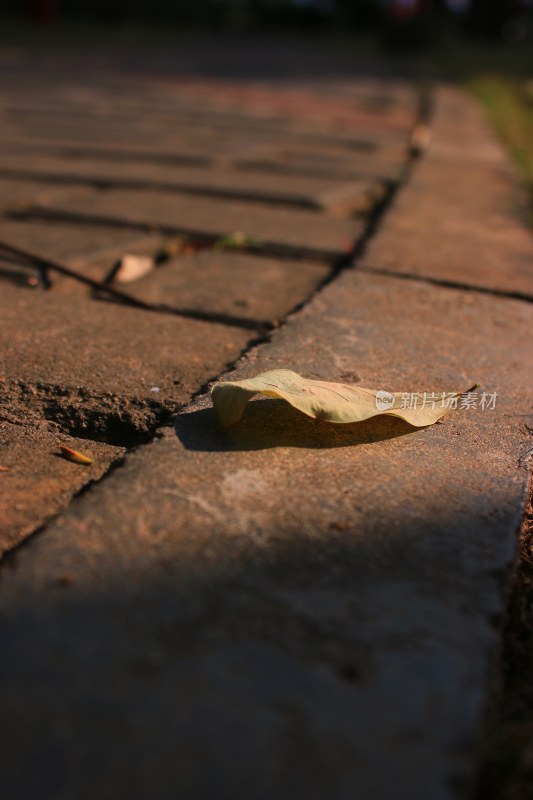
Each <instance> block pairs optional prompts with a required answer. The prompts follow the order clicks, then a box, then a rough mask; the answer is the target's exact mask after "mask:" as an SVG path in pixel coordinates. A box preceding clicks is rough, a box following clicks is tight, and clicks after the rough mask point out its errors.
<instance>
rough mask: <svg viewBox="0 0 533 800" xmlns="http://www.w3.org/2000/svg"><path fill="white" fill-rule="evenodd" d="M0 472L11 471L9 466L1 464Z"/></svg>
mask: <svg viewBox="0 0 533 800" xmlns="http://www.w3.org/2000/svg"><path fill="white" fill-rule="evenodd" d="M0 472H9V467H1V466H0Z"/></svg>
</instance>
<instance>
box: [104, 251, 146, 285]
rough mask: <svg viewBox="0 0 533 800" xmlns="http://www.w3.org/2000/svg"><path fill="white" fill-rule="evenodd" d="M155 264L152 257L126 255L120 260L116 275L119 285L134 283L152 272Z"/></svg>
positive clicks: (115, 278)
mask: <svg viewBox="0 0 533 800" xmlns="http://www.w3.org/2000/svg"><path fill="white" fill-rule="evenodd" d="M154 267H155V262H154V259H153V258H150V256H141V255H135V254H132V253H126V254H125V255H123V256H122V258H121V259H120V264H119V266H118V269H117V271H116V272H115V275H114V280H115V281H116V282H117V283H132V282H133V281H137V280H139V278H143V277H144V276H145V275H148V273H150V272H152V271H153V269H154Z"/></svg>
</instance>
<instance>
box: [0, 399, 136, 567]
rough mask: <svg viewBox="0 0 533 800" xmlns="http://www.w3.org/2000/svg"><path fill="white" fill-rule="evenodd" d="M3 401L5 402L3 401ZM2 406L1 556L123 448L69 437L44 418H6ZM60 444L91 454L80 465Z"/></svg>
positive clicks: (63, 504) (97, 475)
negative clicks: (64, 454) (62, 451)
mask: <svg viewBox="0 0 533 800" xmlns="http://www.w3.org/2000/svg"><path fill="white" fill-rule="evenodd" d="M1 405H3V404H1ZM1 405H0V465H1V466H3V467H6V468H7V469H8V470H9V471H8V472H2V473H0V507H1V509H2V515H1V521H0V559H1V558H2V554H3V553H5V552H6V551H7V550H10V549H12V548H13V547H15V546H16V545H18V544H20V543H21V541H22V540H23V539H25V538H26V537H27V536H29V535H30V534H32V533H34V532H35V531H36V530H37V529H38V528H39V527H40V526H41V525H43V524H44V523H45V522H47V521H48V520H49V519H50V518H51V517H52V516H53V515H55V514H57V513H58V512H59V511H61V510H62V509H63V508H65V507H66V506H67V505H68V504H69V502H70V501H71V500H72V497H73V496H74V495H75V494H77V493H78V492H79V491H80V489H81V488H82V487H83V486H86V485H87V484H88V483H89V482H90V481H94V480H98V479H99V478H101V477H102V475H104V474H105V473H106V472H107V470H108V468H109V467H110V465H111V464H112V463H113V462H114V461H116V460H117V459H119V458H121V457H122V455H123V453H124V448H121V447H113V446H112V445H108V444H104V443H103V442H88V441H86V440H85V439H77V438H75V437H72V436H68V435H67V434H65V433H64V432H62V431H61V429H60V428H59V426H57V425H54V424H53V423H49V422H47V421H46V420H44V419H40V420H39V419H35V422H34V423H29V422H28V420H27V413H25V414H24V421H22V420H17V423H16V424H11V423H9V422H6V421H5V417H3V413H2V411H3V410H2V407H1ZM59 444H62V445H65V446H66V447H70V448H72V449H74V450H77V451H78V452H82V453H83V454H84V455H87V456H89V458H92V459H93V464H91V465H89V466H81V465H79V464H74V463H72V462H70V461H67V460H66V459H64V458H62V457H61V456H60V451H59V448H58V445H59Z"/></svg>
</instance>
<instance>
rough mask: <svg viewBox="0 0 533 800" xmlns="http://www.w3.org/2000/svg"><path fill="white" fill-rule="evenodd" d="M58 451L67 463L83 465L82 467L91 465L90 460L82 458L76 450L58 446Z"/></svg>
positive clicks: (86, 457)
mask: <svg viewBox="0 0 533 800" xmlns="http://www.w3.org/2000/svg"><path fill="white" fill-rule="evenodd" d="M59 449H60V450H61V455H62V456H63V458H66V459H67V461H73V462H74V463H75V464H83V465H84V466H88V465H89V464H92V463H93V460H92V458H89V456H84V455H83V453H78V451H77V450H73V449H72V448H71V447H65V445H62V444H60V445H59Z"/></svg>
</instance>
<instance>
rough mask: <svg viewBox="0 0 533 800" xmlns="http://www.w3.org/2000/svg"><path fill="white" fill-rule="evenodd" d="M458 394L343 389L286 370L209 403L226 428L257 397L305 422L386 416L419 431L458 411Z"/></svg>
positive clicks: (230, 387) (232, 388) (217, 394)
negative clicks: (282, 405)
mask: <svg viewBox="0 0 533 800" xmlns="http://www.w3.org/2000/svg"><path fill="white" fill-rule="evenodd" d="M470 388H472V387H469V389H470ZM464 391H467V390H466V389H465V390H463V392H464ZM463 392H450V391H432V392H429V391H428V392H409V393H408V392H387V391H383V390H374V389H364V388H362V387H361V386H354V385H353V384H347V383H329V382H327V381H313V380H307V379H306V378H302V377H301V375H298V373H296V372H293V371H292V370H290V369H275V370H270V371H269V372H262V373H261V374H260V375H257V376H256V377H255V378H249V379H247V380H243V381H220V382H219V383H215V385H214V386H213V387H212V389H211V397H212V400H213V405H214V407H215V411H216V413H217V416H218V418H219V420H220V423H221V424H222V425H223V426H224V427H225V428H229V427H230V426H231V425H234V424H235V423H236V422H238V421H239V420H240V419H241V417H242V415H243V413H244V409H245V407H246V404H247V403H248V401H249V400H250V399H251V398H252V397H253V396H254V395H256V394H262V395H266V396H267V397H275V398H278V399H281V400H286V401H287V402H288V403H290V405H291V406H294V408H297V409H298V410H299V411H302V412H303V413H304V414H306V415H307V416H308V417H312V418H313V419H319V420H323V421H325V422H336V423H348V422H361V421H362V420H365V419H370V417H375V416H378V415H380V414H387V415H390V416H394V417H400V418H401V419H403V420H405V421H406V422H409V423H410V424H411V425H414V426H415V427H417V428H420V427H423V426H424V425H432V424H433V423H434V422H437V420H439V419H440V418H441V417H442V416H444V414H446V412H447V411H449V410H450V409H452V408H457V406H458V402H459V399H460V397H461V394H463ZM412 397H416V398H417V399H419V401H418V402H417V403H416V404H415V407H412V406H411V407H408V403H407V401H408V399H409V398H412Z"/></svg>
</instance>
